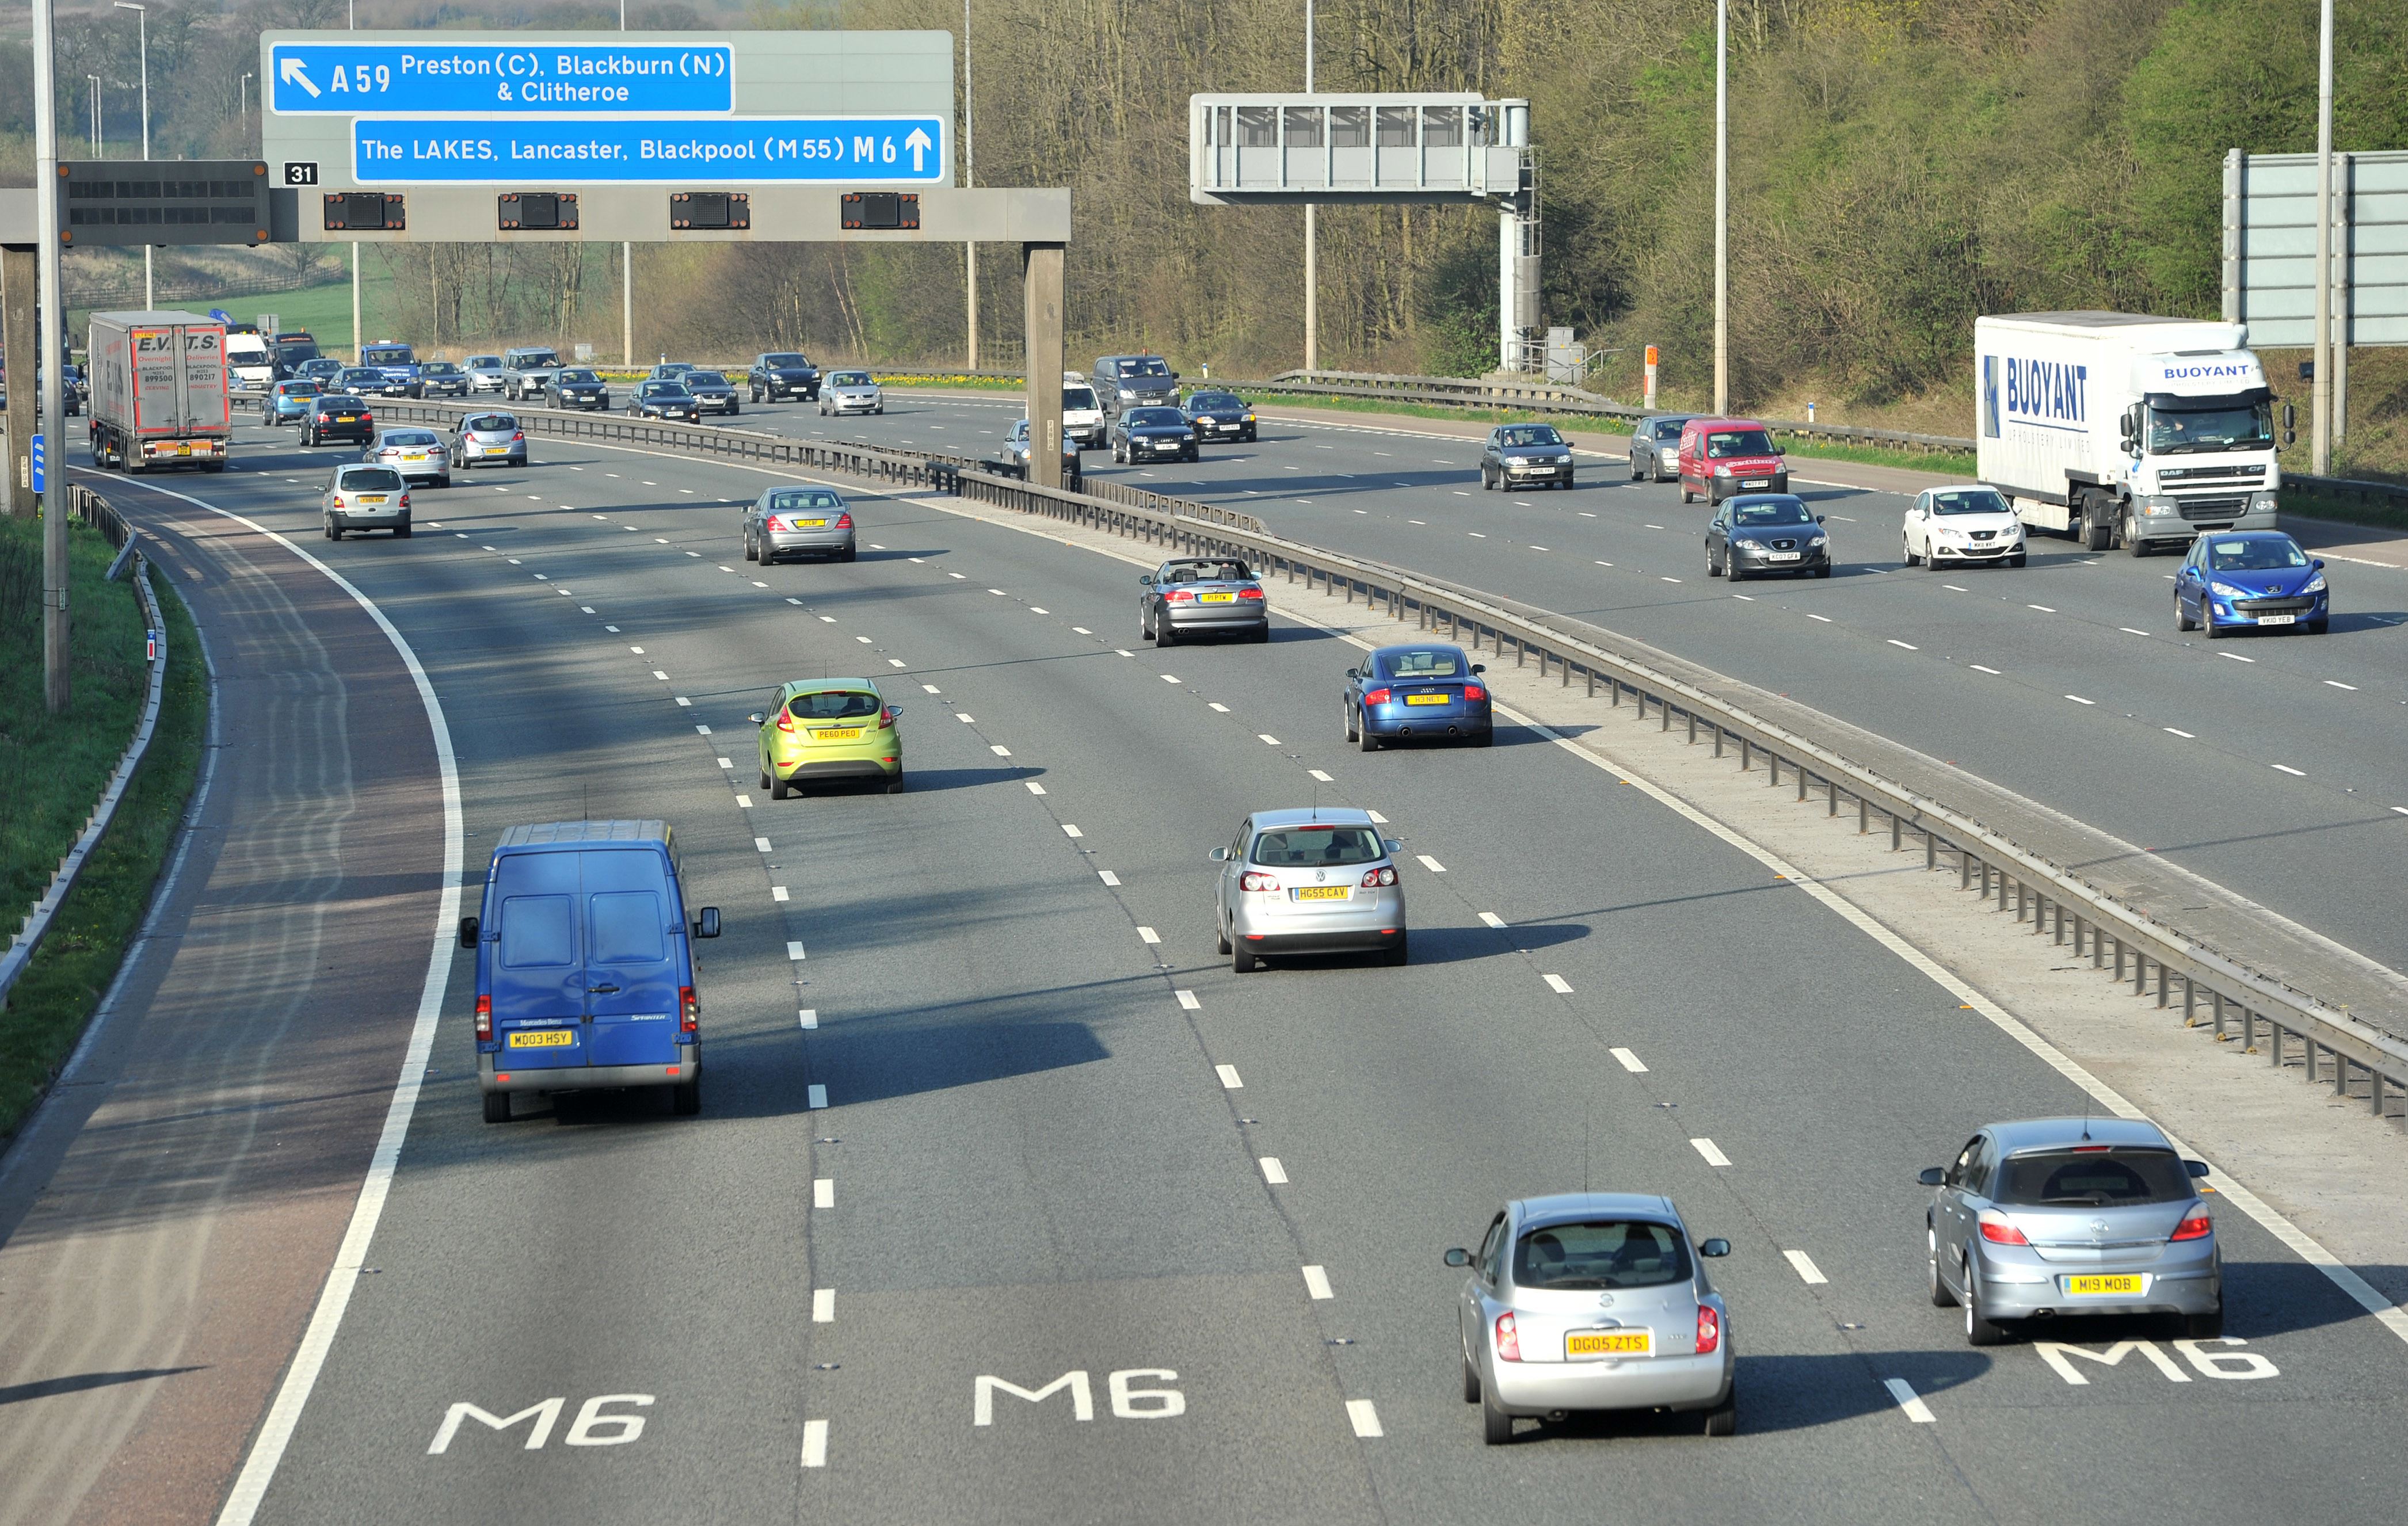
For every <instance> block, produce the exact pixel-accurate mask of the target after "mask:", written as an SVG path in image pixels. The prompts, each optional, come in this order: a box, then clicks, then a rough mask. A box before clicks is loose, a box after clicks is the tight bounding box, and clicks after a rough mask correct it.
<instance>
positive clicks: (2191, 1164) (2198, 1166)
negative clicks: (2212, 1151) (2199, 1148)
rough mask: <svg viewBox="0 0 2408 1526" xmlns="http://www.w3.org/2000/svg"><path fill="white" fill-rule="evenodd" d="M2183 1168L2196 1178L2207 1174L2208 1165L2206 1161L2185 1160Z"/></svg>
mask: <svg viewBox="0 0 2408 1526" xmlns="http://www.w3.org/2000/svg"><path fill="white" fill-rule="evenodd" d="M2183 1169H2184V1170H2185V1171H2187V1172H2189V1173H2190V1174H2191V1176H2192V1177H2194V1178H2196V1177H2204V1176H2206V1175H2207V1171H2208V1166H2207V1162H2205V1161H2185V1162H2183Z"/></svg>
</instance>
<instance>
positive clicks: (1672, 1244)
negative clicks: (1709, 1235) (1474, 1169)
mask: <svg viewBox="0 0 2408 1526" xmlns="http://www.w3.org/2000/svg"><path fill="white" fill-rule="evenodd" d="M1729 1254H1730V1242H1729V1241H1727V1240H1719V1239H1716V1240H1692V1239H1691V1238H1690V1237H1689V1228H1688V1225H1687V1224H1686V1223H1684V1222H1683V1220H1682V1219H1681V1212H1680V1210H1679V1209H1678V1208H1675V1207H1674V1206H1672V1200H1671V1199H1670V1198H1666V1197H1657V1196H1655V1195H1653V1194H1651V1193H1639V1192H1565V1193H1561V1194H1558V1195H1556V1196H1554V1197H1536V1198H1525V1199H1523V1200H1522V1201H1520V1202H1516V1203H1508V1204H1507V1205H1505V1206H1504V1207H1503V1208H1502V1209H1500V1210H1498V1214H1497V1217H1496V1218H1494V1219H1490V1220H1489V1221H1488V1233H1487V1234H1486V1235H1485V1236H1484V1238H1483V1239H1482V1240H1481V1242H1480V1248H1479V1249H1478V1250H1476V1251H1473V1250H1460V1249H1458V1250H1450V1251H1448V1252H1447V1253H1446V1263H1447V1264H1448V1265H1449V1266H1463V1267H1469V1268H1470V1272H1471V1275H1470V1276H1469V1277H1468V1278H1466V1279H1465V1281H1464V1285H1463V1292H1462V1295H1461V1296H1460V1298H1459V1299H1458V1300H1457V1314H1456V1322H1457V1326H1458V1329H1459V1332H1460V1335H1461V1340H1462V1346H1463V1349H1462V1356H1463V1402H1464V1403H1465V1404H1468V1405H1479V1406H1480V1418H1481V1433H1482V1435H1483V1437H1484V1439H1485V1440H1486V1441H1487V1443H1488V1445H1490V1446H1492V1447H1501V1446H1503V1445H1505V1444H1506V1443H1507V1442H1510V1441H1512V1439H1513V1421H1514V1420H1515V1419H1516V1418H1519V1417H1532V1416H1535V1417H1545V1416H1550V1415H1560V1414H1566V1413H1569V1412H1570V1411H1573V1410H1601V1409H1651V1410H1652V1409H1667V1410H1676V1411H1690V1412H1702V1413H1703V1415H1704V1418H1705V1419H1704V1425H1705V1433H1706V1434H1708V1435H1710V1436H1727V1435H1729V1434H1731V1433H1733V1432H1734V1431H1736V1430H1737V1429H1738V1428H1739V1399H1738V1393H1737V1391H1736V1387H1735V1377H1736V1374H1737V1362H1736V1360H1735V1359H1734V1357H1733V1356H1732V1352H1731V1332H1730V1314H1729V1311H1728V1310H1727V1309H1726V1308H1725V1307H1724V1305H1723V1299H1722V1295H1721V1294H1720V1293H1718V1292H1716V1291H1714V1287H1713V1282H1712V1281H1711V1280H1709V1279H1708V1277H1707V1276H1706V1269H1705V1265H1704V1262H1705V1261H1707V1260H1709V1259H1713V1258H1715V1257H1721V1256H1727V1255H1729Z"/></svg>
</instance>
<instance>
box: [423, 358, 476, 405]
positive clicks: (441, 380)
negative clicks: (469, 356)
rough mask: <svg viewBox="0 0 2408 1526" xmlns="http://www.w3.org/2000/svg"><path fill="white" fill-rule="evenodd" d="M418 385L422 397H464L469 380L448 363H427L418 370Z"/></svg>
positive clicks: (465, 373) (459, 369) (467, 376)
mask: <svg viewBox="0 0 2408 1526" xmlns="http://www.w3.org/2000/svg"><path fill="white" fill-rule="evenodd" d="M418 385H419V395H420V396H422V397H466V396H467V395H468V389H469V387H470V385H471V379H470V378H469V375H468V373H467V372H466V371H464V370H462V369H461V368H460V367H459V366H457V365H454V364H452V363H451V362H450V361H428V362H427V363H426V364H423V365H422V366H420V367H419V368H418Z"/></svg>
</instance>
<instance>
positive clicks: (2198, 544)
mask: <svg viewBox="0 0 2408 1526" xmlns="http://www.w3.org/2000/svg"><path fill="white" fill-rule="evenodd" d="M2330 598H2331V593H2330V592H2329V591H2328V590H2327V589H2326V587H2325V564H2324V562H2323V561H2322V560H2321V559H2319V558H2313V557H2310V556H2309V555H2308V553H2307V552H2305V551H2303V550H2301V549H2300V543H2299V542H2298V541H2296V540H2293V539H2292V538H2291V537H2290V536H2288V535H2285V534H2283V532H2281V531H2280V530H2228V531H2222V532H2210V533H2209V534H2207V535H2201V536H2200V537H2199V538H2198V539H2197V540H2194V541H2192V542H2191V545H2190V555H2188V556H2186V557H2185V558H2184V559H2183V564H2182V571H2180V572H2178V573H2176V574H2175V575H2174V626H2175V628H2176V629H2177V630H2184V631H2189V630H2195V629H2197V628H2199V627H2200V626H2202V625H2203V626H2205V627H2206V628H2207V636H2208V639H2209V640H2211V641H2213V640H2214V639H2215V638H2216V637H2217V636H2220V635H2225V634H2226V633H2228V632H2230V631H2238V630H2247V629H2258V628H2266V627H2281V626H2297V627H2299V628H2300V629H2301V630H2304V631H2306V632H2307V633H2308V634H2309V635H2324V634H2325V630H2326V628H2327V627H2328V626H2329V624H2330V623H2331V620H2332V606H2331V604H2330V603H2329V600H2330Z"/></svg>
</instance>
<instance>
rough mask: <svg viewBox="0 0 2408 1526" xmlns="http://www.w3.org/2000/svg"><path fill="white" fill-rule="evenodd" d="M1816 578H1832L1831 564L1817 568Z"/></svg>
mask: <svg viewBox="0 0 2408 1526" xmlns="http://www.w3.org/2000/svg"><path fill="white" fill-rule="evenodd" d="M1814 576H1815V577H1817V578H1828V577H1830V576H1831V563H1828V562H1826V563H1823V564H1822V565H1821V566H1819V567H1816V568H1815V569H1814Z"/></svg>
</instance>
